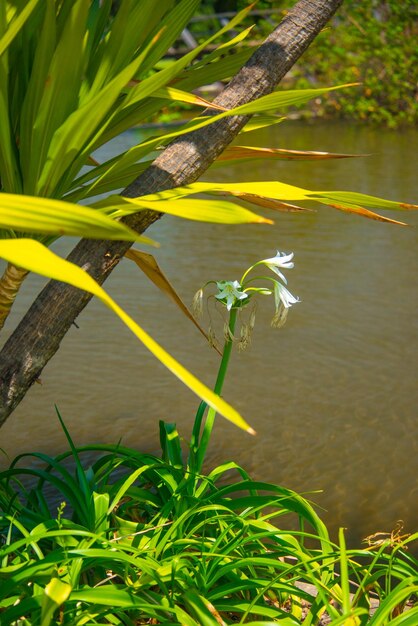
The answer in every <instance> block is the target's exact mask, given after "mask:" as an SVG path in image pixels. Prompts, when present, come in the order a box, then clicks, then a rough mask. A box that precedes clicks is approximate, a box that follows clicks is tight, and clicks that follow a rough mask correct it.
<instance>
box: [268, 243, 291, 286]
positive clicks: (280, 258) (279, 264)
mask: <svg viewBox="0 0 418 626" xmlns="http://www.w3.org/2000/svg"><path fill="white" fill-rule="evenodd" d="M292 259H293V252H290V254H286V253H285V252H279V250H278V251H277V254H276V256H275V257H272V258H271V259H263V260H262V261H260V263H264V265H267V267H268V268H269V269H270V270H271V271H272V272H274V273H275V274H277V275H278V276H279V277H280V278H281V279H282V281H283V282H284V283H285V285H287V280H286V277H285V276H284V274H283V273H282V272H281V271H280V270H279V268H282V269H286V270H291V269H292V268H293V267H294V266H295V264H294V263H293V261H292Z"/></svg>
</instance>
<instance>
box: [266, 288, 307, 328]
mask: <svg viewBox="0 0 418 626" xmlns="http://www.w3.org/2000/svg"><path fill="white" fill-rule="evenodd" d="M274 302H275V305H276V312H275V314H274V317H273V319H272V321H271V325H272V326H275V327H276V328H280V327H281V326H283V325H284V323H285V322H286V318H287V313H288V311H289V309H290V307H291V306H292V304H296V302H300V300H299V298H296V297H295V296H294V295H293V294H291V293H290V291H289V290H288V289H287V288H286V287H285V286H284V285H282V284H281V283H279V281H278V280H277V281H275V283H274Z"/></svg>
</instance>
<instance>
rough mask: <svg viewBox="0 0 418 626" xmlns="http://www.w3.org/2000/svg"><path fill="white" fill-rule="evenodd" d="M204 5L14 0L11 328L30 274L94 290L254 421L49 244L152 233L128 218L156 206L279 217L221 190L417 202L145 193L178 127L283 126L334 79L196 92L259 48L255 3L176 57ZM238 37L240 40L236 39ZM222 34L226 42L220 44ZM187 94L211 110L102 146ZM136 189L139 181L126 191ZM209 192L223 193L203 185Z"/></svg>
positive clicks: (355, 203) (265, 200)
mask: <svg viewBox="0 0 418 626" xmlns="http://www.w3.org/2000/svg"><path fill="white" fill-rule="evenodd" d="M199 4H200V1H199V0H181V1H179V2H174V1H173V0H161V1H159V2H157V3H156V2H155V1H154V0H121V2H119V3H118V4H117V5H116V7H117V10H115V5H113V3H112V1H111V0H13V1H6V2H1V3H0V191H1V196H0V257H1V258H3V259H4V260H5V261H6V262H7V267H6V270H5V273H4V275H3V277H2V278H1V279H0V328H1V327H2V326H3V324H4V322H5V320H6V318H7V315H8V314H9V311H10V309H11V306H12V304H13V301H14V299H15V297H16V294H17V292H18V290H19V288H20V285H21V284H22V282H23V280H24V279H25V277H26V276H27V274H28V272H37V273H39V274H42V275H45V276H48V277H50V278H53V279H56V280H59V281H62V282H66V283H69V284H71V285H73V286H75V287H78V288H80V289H84V290H86V291H88V292H90V293H93V294H94V295H96V296H97V297H99V298H100V299H101V300H102V301H103V302H105V304H107V305H108V306H109V307H111V308H112V310H113V311H114V312H115V313H116V314H117V315H119V317H120V318H121V319H122V320H123V321H124V323H126V324H127V325H128V326H129V328H130V329H131V330H132V331H133V333H134V334H135V335H136V336H137V337H138V338H139V339H140V340H141V341H142V342H143V343H144V344H145V346H146V347H147V348H148V349H149V350H150V351H151V352H152V353H153V354H154V355H155V356H156V357H157V358H158V359H160V360H161V361H162V362H163V363H164V364H165V365H166V366H167V367H168V368H169V369H170V370H171V371H172V372H173V373H174V374H175V375H176V376H178V377H179V378H180V379H181V380H182V381H183V382H184V383H185V384H186V385H188V386H189V387H190V388H191V389H192V390H193V391H194V392H195V393H197V394H198V395H199V396H200V397H201V398H202V400H204V401H205V402H207V403H208V404H209V405H210V406H213V407H214V408H216V410H217V411H218V412H220V413H221V414H223V415H224V416H225V417H227V418H228V419H230V420H232V421H233V422H235V423H236V424H237V425H239V426H241V427H243V428H247V429H248V426H247V424H246V423H245V422H244V420H243V419H242V418H241V417H240V416H239V414H238V413H237V412H236V411H234V410H233V409H232V408H231V407H230V406H229V405H228V404H227V403H226V402H224V401H223V400H222V399H221V398H219V396H217V395H216V394H214V393H213V392H212V391H210V390H209V389H208V388H207V387H205V386H204V385H203V384H202V383H200V382H199V381H198V380H197V379H196V378H195V377H194V376H192V375H191V374H190V373H189V372H188V371H187V370H185V368H183V367H182V366H181V365H180V364H179V363H178V362H177V361H176V360H175V359H174V358H173V357H171V356H170V355H169V354H167V352H166V351H165V350H164V349H163V348H162V347H161V346H159V345H158V344H157V343H156V342H155V341H154V340H153V339H152V338H151V337H150V336H149V335H148V334H147V333H146V332H145V331H144V330H143V329H142V328H141V327H140V326H139V325H138V324H137V323H136V322H135V321H134V320H133V319H132V318H130V317H129V316H128V315H127V314H126V313H125V312H124V311H123V310H122V309H121V308H120V307H119V305H118V304H116V303H115V302H114V300H113V299H112V298H111V297H110V296H109V295H108V294H107V293H106V292H105V291H104V290H103V289H102V287H101V286H100V285H99V284H98V283H96V282H95V281H94V280H93V278H92V277H91V276H89V275H88V274H87V273H86V272H85V271H84V270H83V269H81V268H80V267H78V266H76V265H74V264H72V263H70V262H69V261H65V260H63V259H61V258H59V257H58V256H57V255H55V254H54V253H52V252H51V251H50V250H48V246H49V245H50V244H51V243H52V242H53V241H54V240H56V239H57V238H58V237H61V236H63V235H67V236H74V237H89V238H97V239H105V240H110V239H113V240H117V241H121V240H122V241H128V242H135V241H139V242H141V243H143V244H152V243H153V242H152V241H151V240H150V239H148V238H146V237H144V236H143V235H139V234H138V233H137V232H135V231H134V230H133V229H131V228H130V227H129V226H127V225H126V224H125V223H124V221H123V219H124V218H127V216H131V215H132V214H139V213H143V212H145V211H148V212H149V211H152V212H153V213H154V214H155V216H159V215H161V213H170V214H172V215H175V216H178V217H181V218H186V219H193V220H202V221H208V222H216V223H222V224H244V223H254V222H256V223H271V220H270V219H268V218H266V217H264V216H261V215H259V214H257V213H254V212H253V211H251V210H249V209H248V208H245V207H244V206H242V205H240V204H237V203H236V202H233V201H229V200H225V199H223V198H222V199H220V197H219V195H220V194H222V196H225V195H226V196H231V197H232V198H238V199H240V200H244V201H245V202H247V203H252V204H254V205H258V206H260V205H261V206H262V207H267V208H268V209H270V210H276V211H301V210H304V208H305V207H304V203H305V202H307V201H314V202H319V203H322V204H327V205H329V206H333V207H335V208H338V209H341V210H344V211H349V212H352V213H357V214H361V215H364V216H367V217H372V218H374V219H381V220H386V221H394V220H389V219H388V218H385V217H382V216H378V215H377V214H376V213H373V212H372V210H373V209H375V208H379V207H380V208H387V209H399V208H411V207H410V205H409V206H406V205H402V204H400V203H396V202H390V201H385V200H380V199H378V198H374V197H371V196H366V195H364V194H358V193H352V192H322V191H309V190H306V189H301V188H298V187H294V186H292V185H289V184H285V183H281V182H278V181H270V182H247V183H240V184H239V185H238V184H236V183H217V182H211V183H207V182H196V183H193V184H190V185H187V186H183V187H177V188H175V189H171V190H169V191H163V192H161V193H152V194H148V195H146V196H144V195H142V196H140V197H132V195H133V194H132V193H130V192H129V185H131V184H132V183H133V181H135V179H136V178H137V177H138V175H139V174H141V172H143V171H144V170H146V168H148V167H149V165H150V164H151V163H152V160H153V156H155V151H156V150H160V149H161V148H164V147H165V146H167V145H168V144H169V143H170V142H171V141H172V140H173V139H174V138H178V137H181V136H182V135H186V134H188V133H190V132H191V131H196V130H198V129H202V128H204V127H205V126H209V125H211V124H214V123H216V122H218V121H219V120H222V119H223V118H225V117H228V116H237V115H240V116H244V115H245V116H251V115H253V114H257V115H259V117H254V118H253V120H252V121H250V122H249V124H247V126H246V127H244V128H243V132H244V131H245V130H250V129H252V128H255V127H262V126H266V125H271V124H275V123H277V122H279V121H281V120H282V119H283V118H282V117H280V116H279V115H278V114H277V113H278V112H280V113H281V112H282V111H283V110H284V109H285V108H286V107H288V106H291V105H296V104H301V103H304V102H306V101H308V100H309V99H310V98H313V97H318V96H320V95H321V94H323V93H324V92H326V91H328V90H329V89H328V88H324V89H307V90H300V91H274V92H273V93H271V94H268V95H264V96H262V97H260V98H258V99H257V100H255V101H253V102H249V103H246V104H243V105H240V106H238V107H235V108H228V107H225V106H221V105H219V104H215V103H210V102H208V101H206V100H204V99H203V98H201V97H198V96H196V95H195V94H194V93H193V90H195V89H196V88H198V87H200V86H202V85H203V84H207V83H209V82H211V81H214V80H223V79H226V78H228V77H230V76H231V75H233V74H234V72H236V71H237V70H238V69H239V68H240V67H241V65H242V64H243V63H244V62H245V61H246V60H247V59H248V58H249V57H250V56H251V54H252V52H253V48H250V47H249V46H245V40H246V38H247V36H248V34H249V32H250V30H251V29H250V28H244V29H243V30H241V32H239V34H236V29H237V27H238V25H239V24H240V23H241V22H242V21H243V20H244V18H245V17H246V16H247V14H248V12H249V10H250V9H251V6H249V7H247V8H246V9H245V10H243V11H241V12H240V13H238V14H237V15H236V16H235V17H234V18H233V19H232V20H231V21H230V22H229V23H228V24H227V25H226V26H224V27H223V28H222V29H221V30H220V31H219V32H218V33H216V34H215V35H213V36H211V37H210V38H209V39H207V40H206V41H204V42H202V43H200V44H199V45H198V46H197V47H196V48H195V49H193V50H191V51H190V52H188V53H187V54H185V55H184V56H182V57H181V58H179V59H177V60H173V61H172V62H169V63H167V62H166V61H165V59H164V56H165V54H166V52H167V50H168V49H169V48H170V46H172V44H173V43H174V42H175V41H176V39H177V38H178V36H179V34H180V33H181V31H182V30H183V29H184V27H185V26H186V25H187V23H188V22H189V20H190V18H191V17H192V15H193V14H194V12H195V11H196V10H197V9H198V7H199ZM112 5H113V6H112ZM228 33H230V34H229V35H228ZM231 33H232V34H231ZM224 35H227V36H228V37H230V38H229V39H225V38H224V39H222V36H224ZM215 41H218V42H219V41H220V43H219V44H218V45H217V46H216V47H215V48H214V49H212V51H211V52H209V53H206V52H205V51H206V50H207V47H208V44H211V45H212V47H213V42H215ZM232 53H233V54H232ZM333 89H334V88H333ZM335 89H336V88H335ZM176 102H185V103H188V104H192V105H195V106H196V107H202V108H204V109H205V111H204V113H203V114H202V115H200V116H197V117H194V118H193V119H191V120H188V121H185V122H184V124H183V125H181V126H180V127H178V128H176V129H175V130H171V131H169V132H167V131H165V130H163V131H162V132H161V133H160V134H158V135H157V136H155V137H151V138H147V139H144V140H143V141H140V142H139V143H138V144H137V145H134V146H133V147H132V148H130V149H129V150H126V151H123V152H121V153H119V154H118V155H117V156H115V157H113V158H111V159H109V160H107V161H105V162H103V163H99V162H97V160H96V159H95V156H94V155H95V152H96V151H97V150H98V149H99V148H100V147H101V146H103V145H104V144H106V143H107V142H108V141H110V140H111V139H113V138H115V137H117V136H119V135H120V134H121V133H123V132H124V131H126V130H127V129H129V128H131V127H132V126H134V125H138V124H140V123H141V122H144V121H145V120H148V119H150V118H151V117H152V116H155V115H156V114H157V113H158V111H159V110H160V109H161V107H162V106H166V105H167V104H170V103H176ZM272 112H274V114H272ZM344 156H351V155H342V154H334V155H331V154H326V153H317V152H298V151H291V150H282V149H278V148H253V147H251V146H234V147H230V148H228V149H227V150H226V151H225V152H224V153H223V154H222V155H221V156H220V157H219V159H218V161H217V165H218V166H225V165H226V166H227V165H228V163H229V162H230V161H231V160H234V161H235V160H247V159H252V158H267V159H295V158H298V159H301V158H305V159H322V158H332V157H335V158H338V157H344ZM123 188H127V189H128V190H127V189H125V192H124V193H122V195H119V194H118V193H117V192H118V191H119V190H120V189H123ZM201 193H204V194H206V196H209V198H205V199H201V198H198V199H196V198H195V197H194V196H195V194H201ZM99 195H100V196H101V199H99V200H97V196H99ZM103 195H104V196H105V197H104V199H103ZM398 223H399V222H398ZM141 255H143V253H141V252H139V251H131V252H130V253H129V254H128V256H130V257H131V258H134V260H136V261H137V263H138V264H139V265H140V266H141V265H142V269H143V266H144V263H145V261H144V259H148V260H149V258H150V256H149V255H147V256H146V257H145V256H141ZM152 262H153V261H152V257H151V263H152ZM157 274H158V272H157ZM148 275H149V272H148ZM157 282H161V279H160V277H159V278H158V279H157ZM183 308H184V307H183Z"/></svg>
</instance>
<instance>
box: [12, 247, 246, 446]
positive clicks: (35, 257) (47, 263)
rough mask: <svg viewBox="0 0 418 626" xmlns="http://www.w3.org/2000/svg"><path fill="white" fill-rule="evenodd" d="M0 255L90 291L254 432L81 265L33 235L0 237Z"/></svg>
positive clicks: (211, 401)
mask: <svg viewBox="0 0 418 626" xmlns="http://www.w3.org/2000/svg"><path fill="white" fill-rule="evenodd" d="M0 257H1V258H3V259H5V260H6V261H8V262H9V263H12V264H13V265H16V266H18V267H23V268H25V269H27V270H29V271H31V272H35V273H37V274H41V275H42V276H47V277H49V278H52V279H54V280H59V281H62V282H65V283H68V284H69V285H72V286H73V287H77V288H78V289H83V290H85V291H88V292H89V293H92V294H93V295H95V296H96V297H97V298H99V299H100V300H101V301H102V302H103V303H104V304H105V305H106V306H108V307H109V308H110V309H111V310H112V311H113V312H114V313H116V315H118V317H119V318H120V319H121V320H122V321H123V323H124V324H126V326H127V327H128V328H129V329H130V330H131V331H132V332H133V334H134V335H135V336H136V337H137V338H138V339H139V340H140V341H141V342H142V343H143V344H144V346H145V347H146V348H147V349H148V350H149V351H150V352H151V353H152V354H153V355H154V356H155V357H157V359H158V360H159V361H161V363H163V364H164V365H165V366H166V367H167V369H169V370H170V371H171V372H172V373H173V374H174V375H175V376H177V378H178V379H179V380H181V381H182V382H183V383H184V384H185V385H186V386H187V387H189V388H190V389H191V390H192V391H194V393H195V394H196V395H198V396H199V398H201V399H202V400H204V402H206V404H208V405H209V406H211V407H213V408H214V409H215V410H216V411H217V412H218V413H220V414H221V415H223V416H224V417H225V418H226V419H228V420H230V421H231V422H232V423H233V424H235V425H236V426H239V427H240V428H242V429H243V430H246V431H247V432H249V433H251V434H254V430H253V429H252V428H251V427H250V426H249V425H248V424H247V423H246V422H245V420H244V419H243V418H242V417H241V415H240V414H239V413H238V412H237V411H236V410H235V409H234V408H233V407H231V406H230V405H229V404H228V403H227V402H225V400H223V399H222V398H220V397H219V396H217V395H216V394H215V393H214V392H213V391H211V390H210V389H209V388H208V387H206V385H204V384H203V383H202V382H200V380H198V379H197V378H196V377H195V376H193V374H191V373H190V372H189V371H188V370H186V368H185V367H183V366H182V365H181V364H180V363H179V362H178V361H176V360H175V359H174V358H173V357H172V356H171V355H170V354H169V353H168V352H166V350H164V348H162V347H161V346H160V345H159V344H158V343H157V342H156V341H155V340H154V339H153V338H152V337H151V336H150V335H148V333H147V332H146V331H145V330H143V329H142V328H141V327H140V326H139V325H138V324H137V323H136V322H135V321H134V320H133V319H132V318H131V317H130V316H129V315H128V314H127V313H125V311H124V310H123V309H122V308H121V307H120V306H119V305H118V304H117V303H116V302H115V301H114V300H113V299H112V298H111V297H110V296H109V295H108V294H107V293H106V291H105V290H104V289H103V288H102V287H100V285H99V284H98V283H97V282H96V281H95V280H94V279H93V278H92V277H91V276H90V275H89V274H87V272H85V271H84V270H83V269H81V268H80V267H78V266H77V265H74V264H73V263H70V262H69V261H66V260H65V259H62V258H61V257H59V256H58V255H56V254H54V253H53V252H51V250H48V248H46V247H45V246H43V245H42V244H41V243H39V242H38V241H35V240H33V239H7V240H0Z"/></svg>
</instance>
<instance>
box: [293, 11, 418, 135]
mask: <svg viewBox="0 0 418 626" xmlns="http://www.w3.org/2000/svg"><path fill="white" fill-rule="evenodd" d="M284 4H285V7H289V6H291V4H292V3H289V2H286V3H284ZM282 6H283V5H282ZM417 17H418V14H417V5H416V2H415V1H414V0H405V1H404V2H401V3H400V2H398V1H397V0H364V1H363V2H356V0H345V2H344V4H343V6H342V7H341V9H340V11H339V12H338V14H337V15H336V16H335V17H334V18H333V19H332V20H331V22H330V25H329V27H328V28H326V29H324V30H323V31H322V33H320V35H319V36H318V37H317V39H316V40H315V42H314V43H313V44H312V46H311V47H310V48H309V49H308V50H307V52H306V53H305V55H304V56H303V61H301V62H299V63H297V64H296V65H295V66H294V67H293V69H292V71H291V73H290V75H289V79H288V81H287V85H288V86H289V87H291V88H296V89H297V88H306V87H312V86H315V85H317V84H319V85H320V84H324V83H325V84H326V83H328V82H329V81H330V80H331V81H335V82H337V83H340V82H352V81H359V82H360V83H361V86H360V87H358V88H357V89H355V90H350V91H346V92H344V93H341V94H339V95H338V96H337V97H335V96H334V95H329V96H324V97H322V98H320V99H319V100H318V101H317V102H315V103H313V105H312V110H313V111H314V113H315V114H317V115H325V116H332V117H340V118H344V119H354V120H360V121H367V122H374V123H378V124H385V125H387V126H389V127H391V128H395V127H397V126H401V125H407V124H416V123H417V121H418V93H417V83H416V80H415V79H414V76H416V67H417V63H418V53H417V47H416V38H417V35H418V30H417V23H418V22H417Z"/></svg>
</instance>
